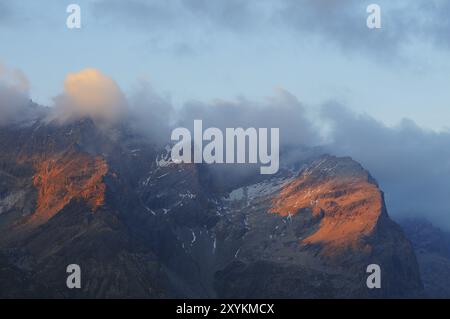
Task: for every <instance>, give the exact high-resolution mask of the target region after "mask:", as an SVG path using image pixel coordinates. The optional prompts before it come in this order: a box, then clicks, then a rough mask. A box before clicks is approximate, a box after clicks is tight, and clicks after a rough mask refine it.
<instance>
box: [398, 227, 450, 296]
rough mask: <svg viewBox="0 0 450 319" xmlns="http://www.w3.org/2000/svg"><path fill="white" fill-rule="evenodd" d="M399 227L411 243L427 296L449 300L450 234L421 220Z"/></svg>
mask: <svg viewBox="0 0 450 319" xmlns="http://www.w3.org/2000/svg"><path fill="white" fill-rule="evenodd" d="M401 225H402V227H403V229H404V230H405V233H406V235H407V236H408V237H409V238H410V239H411V241H412V243H413V246H414V250H415V252H416V255H417V259H418V262H419V268H420V273H421V277H422V280H423V283H424V287H425V291H426V294H427V296H428V297H430V298H450V233H448V232H445V231H443V230H441V229H439V228H437V227H435V226H433V225H432V224H431V223H430V222H428V221H426V220H423V219H406V220H403V221H401Z"/></svg>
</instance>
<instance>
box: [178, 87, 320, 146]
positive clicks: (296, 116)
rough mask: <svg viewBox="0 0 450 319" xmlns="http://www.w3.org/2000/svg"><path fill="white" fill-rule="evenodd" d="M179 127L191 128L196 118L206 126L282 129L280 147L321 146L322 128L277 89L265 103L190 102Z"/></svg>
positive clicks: (186, 106)
mask: <svg viewBox="0 0 450 319" xmlns="http://www.w3.org/2000/svg"><path fill="white" fill-rule="evenodd" d="M177 119H178V121H177V123H178V124H177V125H179V126H184V127H188V128H191V127H192V125H193V121H194V120H195V119H201V120H203V126H204V127H205V128H206V127H218V128H220V129H225V128H227V127H232V128H234V127H242V128H249V127H254V128H261V127H265V128H270V127H277V128H280V142H281V145H280V147H284V146H286V147H287V146H292V145H296V146H297V145H314V144H318V143H320V135H319V132H318V128H317V127H315V126H314V124H313V123H312V121H311V120H310V119H309V117H308V114H307V110H306V108H305V106H304V105H303V104H302V103H300V101H299V100H298V99H297V98H296V97H295V96H294V95H292V94H291V93H289V92H288V91H286V90H283V89H277V91H276V94H274V95H273V96H271V97H268V98H266V99H265V100H264V101H251V100H248V99H246V98H244V97H240V98H237V99H236V100H234V101H233V100H232V101H229V100H216V101H213V102H210V103H202V102H189V103H186V104H185V105H184V107H183V108H182V109H181V110H180V111H179V112H178V114H177Z"/></svg>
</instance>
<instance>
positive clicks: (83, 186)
mask: <svg viewBox="0 0 450 319" xmlns="http://www.w3.org/2000/svg"><path fill="white" fill-rule="evenodd" d="M35 168H36V173H35V175H34V177H33V183H34V186H35V187H36V188H37V190H38V200H37V208H36V210H35V212H34V213H33V214H32V215H31V218H30V219H29V220H28V222H27V224H29V225H33V226H36V225H39V224H42V223H45V222H46V221H48V220H49V219H50V218H52V217H53V216H54V215H55V214H57V213H58V212H59V211H60V210H61V209H63V208H64V206H66V205H67V204H68V203H69V202H70V201H71V200H72V199H82V200H84V201H85V202H86V203H87V204H88V205H89V206H90V207H91V208H92V210H93V211H96V210H97V208H98V207H99V206H101V205H103V204H104V201H105V189H106V186H105V184H104V183H103V176H105V175H106V173H107V171H108V165H107V164H106V162H105V160H104V159H103V158H101V157H92V156H89V155H87V154H82V153H67V154H65V155H64V156H61V157H59V156H54V157H50V158H48V159H45V160H42V161H38V162H37V163H36V164H35Z"/></svg>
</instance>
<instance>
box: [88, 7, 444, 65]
mask: <svg viewBox="0 0 450 319" xmlns="http://www.w3.org/2000/svg"><path fill="white" fill-rule="evenodd" d="M372 3H376V4H379V5H380V7H381V12H382V28H381V29H379V30H369V29H368V28H367V26H366V19H367V17H368V13H367V12H366V8H367V6H368V5H369V4H372ZM93 8H94V12H95V13H97V14H96V16H97V17H98V18H106V19H109V21H114V22H117V21H121V25H124V26H138V27H143V28H144V30H145V31H146V32H150V33H151V32H158V31H161V30H165V31H167V30H177V31H181V32H184V33H183V34H186V33H187V32H189V30H190V29H196V30H202V31H203V32H204V33H206V34H211V33H214V32H217V31H220V30H228V31H232V32H235V33H236V35H238V36H239V35H241V34H250V35H255V36H256V35H258V36H260V35H261V34H264V32H266V31H267V30H271V29H274V28H278V30H279V31H280V32H286V31H290V32H294V34H297V36H301V37H309V36H317V37H319V38H321V39H322V40H323V41H324V42H326V43H329V44H334V45H338V46H339V47H340V48H341V49H343V50H344V51H355V50H356V51H357V52H362V53H369V54H371V55H372V56H379V57H381V58H383V57H384V58H389V55H391V58H395V56H392V54H395V53H399V52H400V51H401V49H402V48H403V46H404V45H407V44H408V43H410V42H411V41H418V42H427V41H428V42H432V43H434V44H435V45H436V46H438V47H441V48H449V47H450V37H449V34H450V20H449V19H448V15H449V14H450V2H449V1H446V0H434V1H429V0H416V1H407V0H398V1H389V0H377V1H369V0H362V1H361V0H277V1H275V0H265V1H257V0H245V1H244V0H227V1H223V0H209V1H208V0H169V1H155V0H149V1H143V0H129V1H118V0H108V1H106V0H100V1H97V2H96V3H95V4H94V5H93Z"/></svg>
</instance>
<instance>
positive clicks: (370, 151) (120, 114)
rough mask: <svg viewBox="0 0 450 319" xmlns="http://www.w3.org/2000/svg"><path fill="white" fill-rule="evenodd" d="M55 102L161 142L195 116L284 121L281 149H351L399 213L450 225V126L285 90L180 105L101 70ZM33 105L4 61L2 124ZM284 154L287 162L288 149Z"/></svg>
mask: <svg viewBox="0 0 450 319" xmlns="http://www.w3.org/2000/svg"><path fill="white" fill-rule="evenodd" d="M54 101H55V105H54V106H53V108H52V109H51V110H52V111H51V112H50V114H51V118H52V119H53V120H55V121H57V122H59V123H66V122H67V121H73V120H77V119H80V118H83V117H89V118H92V119H93V120H94V121H96V122H98V123H100V124H102V125H103V124H107V125H112V124H114V123H116V122H117V121H121V120H127V121H131V123H133V125H134V127H135V128H136V129H137V130H139V131H140V132H144V133H145V134H147V136H149V137H150V138H152V139H153V141H156V142H159V143H166V142H169V141H170V133H171V129H172V128H174V127H179V126H183V127H187V128H189V129H192V125H193V121H194V120H195V119H201V120H203V124H204V127H205V128H206V127H218V128H221V129H225V128H226V127H232V128H236V127H243V128H248V127H255V128H261V127H267V128H271V127H278V128H279V129H280V147H281V150H283V149H296V150H303V147H305V146H309V147H312V146H321V147H322V148H323V149H324V150H325V151H326V152H329V153H331V154H335V155H340V156H351V157H353V158H354V159H355V160H357V161H359V162H360V163H361V164H363V166H365V167H366V168H367V169H368V170H369V171H370V172H371V174H372V175H373V176H374V177H375V178H376V179H377V180H378V181H379V183H380V185H381V187H382V189H383V190H384V192H385V195H386V201H387V205H388V210H389V212H390V214H391V215H392V216H394V217H395V218H400V217H411V216H416V217H425V218H427V219H429V220H431V221H432V222H434V223H435V224H438V225H441V226H442V227H444V228H446V229H450V132H448V131H445V132H435V131H429V130H425V129H423V128H421V127H419V126H418V125H417V124H415V123H414V122H413V121H412V120H408V119H405V120H403V121H402V122H401V123H399V124H398V125H397V126H395V127H388V126H386V125H385V124H383V123H382V122H379V121H377V120H376V119H374V118H372V117H370V116H368V115H361V114H357V113H355V112H353V111H351V110H349V109H348V108H346V107H345V106H342V105H340V104H339V103H337V102H330V103H326V104H325V105H323V106H322V107H321V108H320V112H319V115H316V116H311V115H310V114H311V113H310V112H309V111H310V110H311V109H310V108H309V107H307V106H305V105H303V104H302V103H301V102H300V101H299V100H298V99H297V98H296V97H295V96H294V95H292V94H291V93H289V92H288V91H285V90H283V89H278V90H277V91H276V93H275V94H274V95H273V96H271V97H268V98H266V99H265V100H263V101H252V100H248V99H246V98H243V97H239V98H236V99H234V100H215V101H212V102H209V103H205V102H199V101H190V102H187V103H185V104H184V105H183V106H182V107H181V108H178V109H177V108H175V107H173V105H172V104H171V102H170V99H169V98H167V97H164V96H161V95H159V94H157V93H156V92H155V91H154V90H153V89H152V88H151V86H150V85H149V84H148V83H146V82H140V83H139V85H138V86H137V87H136V89H135V90H134V91H133V92H132V93H131V94H130V95H129V96H128V97H126V96H125V95H124V94H123V93H122V91H121V89H120V88H119V86H118V85H117V83H116V82H115V81H114V80H112V79H111V78H109V77H108V76H106V75H104V74H102V73H101V72H100V71H97V70H94V69H86V70H82V71H80V72H78V73H74V74H69V75H68V76H67V78H66V81H65V83H64V92H63V93H62V94H60V95H59V96H57V97H56V98H55V99H54ZM29 105H30V100H29V93H28V82H27V81H26V78H25V77H24V76H23V74H22V73H21V72H20V71H17V70H10V69H7V68H5V67H1V68H0V125H5V124H8V123H11V122H20V121H21V120H24V119H26V118H27V117H28V116H29V114H30V112H31V111H30V106H29ZM319 123H320V124H319ZM324 124H325V125H324ZM324 127H326V128H327V130H326V131H325V130H324ZM299 155H300V156H301V151H299ZM280 160H281V162H283V160H284V161H286V159H283V153H282V154H281V158H280ZM236 172H237V173H236V174H234V175H236V176H238V175H239V176H243V175H245V174H248V172H247V171H246V170H245V169H243V168H241V167H237V169H236ZM227 176H233V174H230V175H227Z"/></svg>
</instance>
